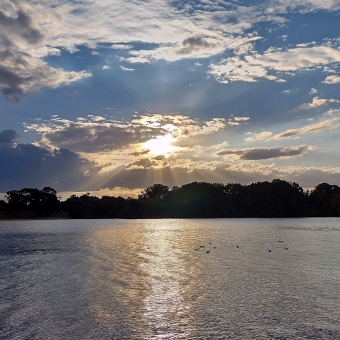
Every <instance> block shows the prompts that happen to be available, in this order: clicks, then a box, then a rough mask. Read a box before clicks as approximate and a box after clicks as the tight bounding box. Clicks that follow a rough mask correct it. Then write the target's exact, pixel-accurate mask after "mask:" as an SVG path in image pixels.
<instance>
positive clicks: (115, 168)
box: [0, 0, 340, 197]
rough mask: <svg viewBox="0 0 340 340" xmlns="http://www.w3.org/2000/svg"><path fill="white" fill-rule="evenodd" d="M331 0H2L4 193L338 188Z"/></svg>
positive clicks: (336, 44)
mask: <svg viewBox="0 0 340 340" xmlns="http://www.w3.org/2000/svg"><path fill="white" fill-rule="evenodd" d="M339 90H340V0H323V1H320V0H294V1H293V0H251V1H249V0H230V1H217V0H216V1H215V0H181V1H179V0H172V1H171V0H129V1H128V0H115V1H112V0H2V1H1V4H0V91H1V93H0V192H2V193H4V192H6V191H8V190H12V189H21V188H23V187H37V188H40V189H42V188H43V187H44V186H50V187H53V188H55V189H56V190H57V191H58V192H59V193H60V195H62V196H67V195H68V194H71V193H74V192H90V193H92V194H96V195H98V196H101V195H103V194H105V195H108V194H109V195H115V196H118V195H122V196H124V197H127V196H132V197H135V196H136V195H137V194H138V193H140V191H141V190H142V189H143V188H146V187H147V186H150V185H153V184H155V183H161V184H164V185H168V186H169V187H173V186H175V185H176V186H181V185H183V184H185V183H190V182H193V181H205V182H214V183H216V182H217V183H225V184H227V183H241V184H244V185H245V184H249V183H252V182H259V181H271V180H273V179H274V178H279V179H282V180H286V181H292V182H297V183H299V184H300V185H301V186H302V187H304V188H313V187H314V186H316V185H317V184H320V183H323V182H327V183H330V184H337V185H340V157H339V156H340V151H339V141H340V135H339V130H340V105H339V104H340V91H339Z"/></svg>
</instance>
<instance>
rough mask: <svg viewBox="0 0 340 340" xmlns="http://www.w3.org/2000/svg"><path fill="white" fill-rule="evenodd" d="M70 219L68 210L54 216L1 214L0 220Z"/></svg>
mask: <svg viewBox="0 0 340 340" xmlns="http://www.w3.org/2000/svg"><path fill="white" fill-rule="evenodd" d="M68 219H70V218H69V216H68V213H67V212H57V213H55V214H54V215H53V216H32V215H16V214H13V215H11V214H1V213H0V221H30V220H68Z"/></svg>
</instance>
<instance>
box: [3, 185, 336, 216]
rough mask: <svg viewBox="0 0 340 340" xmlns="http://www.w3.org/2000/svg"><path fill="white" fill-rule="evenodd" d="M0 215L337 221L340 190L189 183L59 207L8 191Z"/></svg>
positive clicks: (50, 193)
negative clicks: (59, 213) (323, 218)
mask: <svg viewBox="0 0 340 340" xmlns="http://www.w3.org/2000/svg"><path fill="white" fill-rule="evenodd" d="M6 198H7V203H6V202H5V201H0V213H4V212H7V213H12V214H23V215H25V214H28V213H30V214H33V215H42V216H49V215H51V214H52V213H53V212H55V211H58V210H63V211H64V212H67V213H68V215H69V216H70V217H71V218H193V217H197V218H207V217H209V218H219V217H306V216H340V187H338V186H337V185H330V184H327V183H322V184H319V185H317V186H316V187H315V188H314V189H313V190H311V191H310V192H309V191H308V190H307V191H304V190H303V189H302V188H301V187H300V186H299V185H298V184H297V183H292V182H286V181H283V180H280V179H274V180H273V181H272V182H258V183H252V184H250V185H241V184H238V183H229V184H226V185H224V184H221V183H205V182H193V183H189V184H185V185H183V186H182V187H173V188H172V189H169V187H167V186H164V185H162V184H154V185H152V186H150V187H148V188H146V189H145V190H143V191H142V192H141V194H140V195H139V196H138V198H137V199H136V198H131V197H129V198H126V199H125V198H123V197H113V196H103V197H102V198H98V197H95V196H92V195H91V194H90V193H86V194H83V195H81V196H76V195H72V196H70V197H69V198H68V199H67V200H66V201H64V202H59V201H58V198H57V193H56V191H55V190H54V189H52V188H49V187H45V188H43V189H42V190H38V189H30V188H24V189H22V190H12V191H9V192H7V196H6Z"/></svg>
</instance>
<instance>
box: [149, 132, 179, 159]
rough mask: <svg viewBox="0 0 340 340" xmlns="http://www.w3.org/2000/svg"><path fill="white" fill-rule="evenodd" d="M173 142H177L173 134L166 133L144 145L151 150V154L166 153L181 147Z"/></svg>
mask: <svg viewBox="0 0 340 340" xmlns="http://www.w3.org/2000/svg"><path fill="white" fill-rule="evenodd" d="M173 142H175V139H174V138H173V137H172V136H171V135H166V136H161V137H157V138H156V139H151V140H149V141H147V142H145V143H144V144H143V147H144V148H146V149H148V150H150V153H151V154H154V155H165V154H168V153H171V152H174V151H177V150H179V149H180V148H179V147H177V146H173V145H171V143H173Z"/></svg>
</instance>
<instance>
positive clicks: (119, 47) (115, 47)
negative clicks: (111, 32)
mask: <svg viewBox="0 0 340 340" xmlns="http://www.w3.org/2000/svg"><path fill="white" fill-rule="evenodd" d="M111 48H112V49H113V50H131V49H133V46H132V45H123V44H113V45H111Z"/></svg>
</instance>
